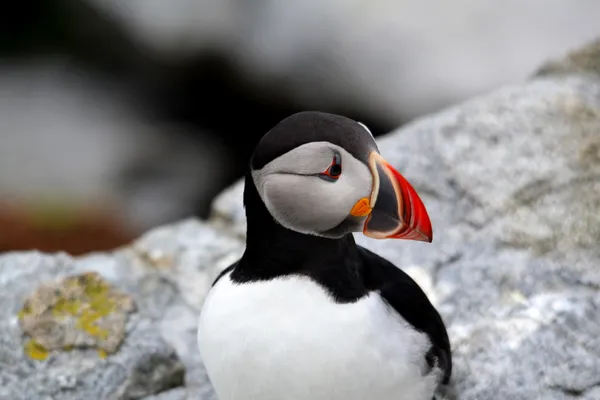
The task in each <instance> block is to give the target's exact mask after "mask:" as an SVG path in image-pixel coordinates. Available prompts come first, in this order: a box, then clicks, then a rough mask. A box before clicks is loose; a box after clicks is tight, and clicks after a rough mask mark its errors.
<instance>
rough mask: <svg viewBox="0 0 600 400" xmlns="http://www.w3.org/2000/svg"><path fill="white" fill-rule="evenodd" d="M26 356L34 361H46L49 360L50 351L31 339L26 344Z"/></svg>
mask: <svg viewBox="0 0 600 400" xmlns="http://www.w3.org/2000/svg"><path fill="white" fill-rule="evenodd" d="M25 354H27V355H28V356H29V357H31V358H32V359H34V360H39V361H41V360H45V359H46V358H48V350H46V349H45V348H44V346H42V345H40V344H39V343H37V342H36V341H35V340H33V339H29V340H28V341H27V342H25Z"/></svg>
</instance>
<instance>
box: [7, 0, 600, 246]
mask: <svg viewBox="0 0 600 400" xmlns="http://www.w3.org/2000/svg"><path fill="white" fill-rule="evenodd" d="M0 19H1V20H2V21H1V24H0V251H9V250H24V249H40V250H44V251H66V252H69V253H71V254H81V253H84V252H88V251H95V250H105V249H111V248H114V247H117V246H120V245H123V244H125V243H127V242H129V241H130V240H132V239H133V238H134V237H135V236H137V235H139V234H140V233H141V232H142V231H145V230H147V229H149V228H151V227H153V226H156V225H159V224H163V223H168V222H171V221H175V220H178V219H181V218H185V217H189V216H192V215H195V216H199V217H203V216H206V214H207V211H208V208H209V205H210V201H211V200H212V198H213V197H214V196H215V195H216V194H217V193H219V191H221V190H222V189H223V188H224V187H226V186H227V185H229V184H231V183H232V182H234V181H235V180H236V179H238V178H239V177H241V176H242V175H243V173H244V170H245V167H246V163H247V160H248V157H249V156H250V154H251V151H252V149H253V146H254V144H255V143H256V142H257V140H258V139H259V138H260V137H261V135H262V134H264V133H265V132H266V131H267V130H268V129H270V128H271V127H272V126H273V125H274V124H276V123H277V122H278V121H279V120H281V119H283V118H284V117H286V116H287V115H289V114H291V113H294V112H297V111H300V110H315V109H319V110H323V111H329V112H333V113H339V114H344V115H347V116H350V117H352V118H354V119H357V120H359V121H362V122H364V123H365V124H367V125H368V126H369V127H370V129H371V131H372V132H373V133H374V134H375V135H380V134H383V133H386V132H388V131H390V130H392V129H395V128H397V127H399V126H401V125H402V124H405V123H407V122H409V121H411V120H412V119H414V118H418V117H419V116H420V115H423V114H425V113H430V112H435V111H436V110H439V109H440V108H442V107H444V106H447V105H449V104H452V103H456V102H458V101H461V100H463V99H466V98H468V97H472V96H474V95H477V94H480V93H484V92H487V91H490V90H492V89H494V88H496V87H498V86H501V85H504V84H509V83H516V82H519V81H522V80H524V79H526V78H527V77H528V76H529V75H530V74H531V73H533V72H534V71H535V69H536V68H538V67H539V66H540V64H541V63H542V62H544V61H546V60H548V59H551V58H555V57H560V56H562V55H563V54H564V53H565V52H567V51H569V50H573V49H574V48H576V47H578V46H581V45H582V44H584V43H585V42H587V41H589V40H592V39H594V38H596V37H598V36H600V23H599V21H600V1H598V0H528V1H523V0H505V1H496V0H454V1H448V0H396V1H389V0H372V1H355V0H319V1H315V0H286V1H274V0H260V1H259V0H254V1H249V0H168V1H167V0H162V1H161V0H37V1H35V0H22V1H20V2H16V3H11V4H10V7H9V5H5V6H4V9H3V11H2V13H0Z"/></svg>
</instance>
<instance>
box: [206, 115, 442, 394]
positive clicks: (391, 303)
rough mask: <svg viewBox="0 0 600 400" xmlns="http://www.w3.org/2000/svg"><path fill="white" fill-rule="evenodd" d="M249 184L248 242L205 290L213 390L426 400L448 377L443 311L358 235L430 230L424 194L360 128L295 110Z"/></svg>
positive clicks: (403, 235) (421, 237)
mask: <svg viewBox="0 0 600 400" xmlns="http://www.w3.org/2000/svg"><path fill="white" fill-rule="evenodd" d="M244 183H245V187H244V194H243V200H244V208H245V213H246V221H247V228H246V229H247V231H246V247H245V250H244V252H243V254H242V256H241V258H240V259H239V260H238V261H236V262H235V263H233V264H232V265H231V266H229V267H228V268H226V269H225V270H223V271H222V272H221V273H220V274H219V275H218V277H217V278H216V279H215V281H214V282H213V284H212V286H211V287H210V290H209V291H208V293H207V295H206V297H205V300H204V303H203V305H202V309H201V313H200V321H199V326H198V333H197V340H198V346H199V350H200V355H201V359H202V361H203V363H204V366H205V368H206V372H207V375H208V378H209V380H210V382H211V383H212V386H213V388H214V390H215V393H216V395H217V397H218V398H219V399H220V400H432V399H435V398H436V397H435V396H436V393H437V390H438V389H439V388H440V387H441V386H444V385H447V384H448V383H449V380H450V377H451V373H452V356H451V349H450V343H449V338H448V334H447V331H446V327H445V325H444V322H443V320H442V318H441V316H440V315H439V313H438V312H437V311H436V309H435V308H434V306H433V305H432V304H431V302H430V301H429V299H428V298H427V296H426V294H425V293H424V292H423V290H422V289H421V288H420V287H419V286H418V284H417V283H416V282H415V281H414V280H413V279H411V278H410V277H409V276H408V275H407V274H406V273H405V272H403V271H402V270H401V269H400V268H398V267H397V266H395V265H394V264H392V263H391V262H390V261H388V260H386V259H384V258H383V257H381V256H379V255H377V254H375V253H373V252H371V251H370V250H368V249H366V248H364V247H362V246H360V245H357V244H356V242H355V240H354V236H353V235H354V234H355V233H358V234H359V233H362V234H364V235H366V236H367V237H370V238H373V239H376V240H385V239H404V240H410V241H423V242H431V241H432V239H433V233H432V227H431V222H430V219H429V216H428V213H427V210H426V208H425V206H424V204H423V202H422V200H421V199H420V197H419V195H418V194H417V192H416V190H415V189H414V188H413V187H412V186H411V184H410V183H409V182H408V181H407V180H406V179H405V178H404V177H403V176H402V175H401V174H400V173H399V172H398V171H397V170H396V169H395V168H394V167H393V166H392V165H391V164H390V163H389V162H387V161H386V160H385V159H384V158H383V157H382V156H381V155H380V152H379V149H378V146H377V144H376V141H375V139H374V137H373V135H372V134H371V132H370V131H369V129H368V128H367V127H366V126H365V125H364V124H362V123H360V122H357V121H354V120H352V119H350V118H347V117H344V116H341V115H335V114H329V113H324V112H317V111H303V112H299V113H296V114H292V115H290V116H288V117H287V118H285V119H283V120H282V121H281V122H279V123H278V124H277V125H275V126H274V127H273V128H272V129H271V130H270V131H268V132H267V133H266V134H265V135H264V136H263V137H262V138H261V139H260V140H259V142H258V144H257V146H256V148H255V150H254V152H253V154H252V156H251V158H250V165H249V170H248V172H247V174H246V176H245V182H244ZM407 244H408V243H407Z"/></svg>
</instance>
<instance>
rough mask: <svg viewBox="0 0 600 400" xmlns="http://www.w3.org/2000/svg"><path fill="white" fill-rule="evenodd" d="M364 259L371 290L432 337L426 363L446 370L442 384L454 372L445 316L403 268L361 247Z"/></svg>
mask: <svg viewBox="0 0 600 400" xmlns="http://www.w3.org/2000/svg"><path fill="white" fill-rule="evenodd" d="M358 248H359V251H360V254H361V256H362V258H363V261H364V264H363V265H364V266H365V268H364V270H363V279H364V280H365V285H366V286H367V288H368V289H370V290H376V291H378V292H379V294H380V295H381V297H382V298H384V299H385V300H386V301H387V303H388V304H389V305H390V306H392V307H393V308H394V309H395V310H396V312H398V314H400V315H401V316H402V318H404V319H405V320H406V321H407V322H408V323H409V324H411V325H412V326H414V327H415V329H417V330H418V331H420V332H423V333H425V334H427V336H429V339H430V340H431V343H432V347H431V348H430V349H429V351H428V352H427V354H425V360H426V361H427V364H428V365H429V366H430V367H431V368H433V367H434V366H438V367H439V368H440V369H441V370H442V371H443V372H444V378H443V380H442V383H444V384H447V383H448V382H449V381H450V375H451V374H452V354H451V352H450V341H449V339H448V333H447V332H446V327H445V325H444V322H443V321H442V318H441V317H440V315H439V314H438V312H437V310H436V309H435V308H434V307H433V305H432V304H431V302H430V301H429V299H428V298H427V295H426V294H425V293H424V292H423V290H422V289H421V288H420V287H419V285H417V283H416V282H415V281H414V280H413V279H412V278H411V277H410V276H408V275H407V274H406V273H405V272H404V271H402V270H401V269H400V268H397V267H396V266H395V265H394V264H392V263H391V262H389V261H388V260H386V259H385V258H383V257H381V256H378V255H377V254H375V253H373V252H372V251H370V250H367V249H365V248H364V247H361V246H358Z"/></svg>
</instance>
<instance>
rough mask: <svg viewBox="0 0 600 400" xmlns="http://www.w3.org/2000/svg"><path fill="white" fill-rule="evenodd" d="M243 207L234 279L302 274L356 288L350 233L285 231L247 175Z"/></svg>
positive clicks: (356, 262)
mask: <svg viewBox="0 0 600 400" xmlns="http://www.w3.org/2000/svg"><path fill="white" fill-rule="evenodd" d="M244 206H245V209H246V220H247V231H246V250H245V252H244V254H243V256H242V258H241V259H240V261H239V262H238V265H237V266H236V268H235V271H234V272H233V274H232V278H233V279H234V280H237V281H240V282H241V281H255V280H268V279H272V278H275V277H278V276H284V275H290V274H304V275H308V276H310V277H311V278H314V279H315V280H317V281H319V282H320V283H322V284H324V285H325V286H328V287H329V286H331V283H332V282H329V281H330V280H331V281H337V282H336V284H338V285H339V284H342V286H345V287H346V288H350V289H352V288H353V287H355V286H356V285H357V281H359V280H360V279H359V274H360V265H361V262H360V258H359V255H358V249H357V247H356V243H355V242H354V237H353V236H352V234H348V235H345V236H344V237H342V238H339V239H329V238H324V237H319V236H314V235H307V234H302V233H299V232H295V231H292V230H290V229H287V228H285V227H284V226H282V225H280V224H279V223H277V222H276V221H275V220H274V219H273V217H272V216H271V214H270V213H269V211H268V210H267V208H266V206H265V205H264V203H263V202H262V200H261V198H260V196H259V195H258V191H257V190H256V186H255V185H254V181H253V180H252V176H251V175H250V173H248V174H247V175H246V182H245V188H244ZM359 286H360V285H359ZM354 294H355V293H354ZM354 294H353V295H354Z"/></svg>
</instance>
